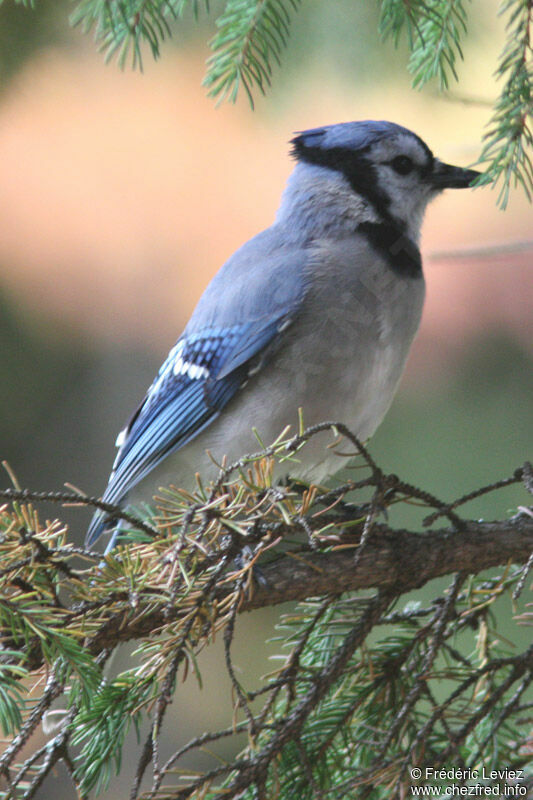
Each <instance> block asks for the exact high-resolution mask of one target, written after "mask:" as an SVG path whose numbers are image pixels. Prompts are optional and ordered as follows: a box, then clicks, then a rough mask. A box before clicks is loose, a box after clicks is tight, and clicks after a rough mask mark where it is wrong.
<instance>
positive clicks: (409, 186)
mask: <svg viewBox="0 0 533 800" xmlns="http://www.w3.org/2000/svg"><path fill="white" fill-rule="evenodd" d="M398 157H403V158H407V159H409V160H410V161H411V162H412V164H413V167H412V169H411V170H410V171H409V172H407V173H405V174H401V173H399V172H398V171H397V170H395V169H394V166H393V164H392V162H393V161H394V159H397V158H398ZM368 159H369V161H371V162H372V164H373V165H374V168H375V170H376V173H377V178H378V182H379V187H380V189H381V190H382V192H383V193H384V194H385V195H386V197H387V198H388V200H389V205H388V211H389V212H390V214H391V216H392V217H394V218H396V219H398V220H401V221H402V222H404V223H405V225H406V229H407V233H408V235H409V236H410V238H411V239H413V241H415V242H416V241H418V238H419V235H420V227H421V224H422V217H423V214H424V211H425V209H426V206H427V204H428V202H429V201H430V200H431V199H432V198H433V197H434V196H435V191H434V189H433V188H432V186H431V183H430V182H429V181H428V180H427V179H426V173H427V172H428V170H430V169H431V166H432V156H431V153H430V152H429V151H428V150H427V149H426V148H425V147H424V145H423V144H422V143H421V142H420V141H419V140H418V138H417V137H416V136H414V135H410V134H408V133H398V134H396V135H395V136H390V137H387V138H385V139H382V140H380V141H378V142H376V143H375V144H374V145H373V146H372V147H371V149H370V152H369V155H368Z"/></svg>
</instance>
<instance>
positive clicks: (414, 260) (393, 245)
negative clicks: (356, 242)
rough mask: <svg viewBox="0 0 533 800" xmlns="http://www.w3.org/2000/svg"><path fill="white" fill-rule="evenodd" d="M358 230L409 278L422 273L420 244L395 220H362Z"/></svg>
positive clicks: (392, 264) (391, 265)
mask: <svg viewBox="0 0 533 800" xmlns="http://www.w3.org/2000/svg"><path fill="white" fill-rule="evenodd" d="M358 230H359V231H361V232H362V233H364V234H365V236H366V237H367V239H368V241H369V242H370V244H371V245H372V247H373V248H374V250H376V251H377V252H378V253H379V254H380V255H381V256H383V257H384V258H385V260H386V261H387V263H388V265H389V267H390V268H391V269H392V270H393V271H394V272H397V273H399V274H400V275H403V276H404V277H407V278H418V277H419V276H420V275H421V274H422V257H421V255H420V250H419V249H418V246H417V245H416V244H415V242H413V240H412V239H410V238H409V236H407V235H406V234H405V232H404V230H402V228H400V227H399V226H398V225H395V224H394V223H393V222H361V223H360V224H359V226H358Z"/></svg>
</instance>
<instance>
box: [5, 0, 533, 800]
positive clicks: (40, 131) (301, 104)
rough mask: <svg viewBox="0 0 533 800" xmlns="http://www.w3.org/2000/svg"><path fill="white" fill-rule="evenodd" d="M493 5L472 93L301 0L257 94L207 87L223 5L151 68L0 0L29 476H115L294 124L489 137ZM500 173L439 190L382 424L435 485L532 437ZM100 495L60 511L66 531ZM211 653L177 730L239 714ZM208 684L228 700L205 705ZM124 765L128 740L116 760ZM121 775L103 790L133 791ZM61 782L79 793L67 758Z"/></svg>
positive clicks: (315, 0) (264, 650)
mask: <svg viewBox="0 0 533 800" xmlns="http://www.w3.org/2000/svg"><path fill="white" fill-rule="evenodd" d="M218 6H220V3H219V4H218ZM218 6H217V4H216V3H215V4H214V11H215V12H216V10H217V7H218ZM497 7H498V3H497V2H496V0H474V2H473V3H472V8H471V12H470V19H471V22H470V26H471V30H470V33H469V35H468V38H467V39H466V40H465V47H464V51H465V61H464V63H462V64H460V65H459V76H460V84H459V87H458V90H457V91H458V93H460V95H461V96H469V97H471V98H475V100H476V102H475V103H471V102H468V103H464V102H451V101H450V99H449V98H448V99H445V98H443V97H442V96H438V95H437V93H436V91H434V89H433V88H432V87H431V86H430V87H427V88H426V89H425V90H424V92H422V93H419V92H415V91H413V90H412V89H411V88H410V83H409V76H408V75H407V73H406V69H405V65H406V61H407V54H406V50H405V49H403V48H402V47H400V48H399V49H398V50H394V48H393V46H392V44H391V43H388V44H383V43H381V42H380V41H379V38H378V34H377V18H378V12H377V4H376V6H375V5H374V4H370V3H367V2H364V0H358V1H357V2H354V0H338V2H336V3H334V4H330V3H328V4H325V3H322V2H320V0H308V2H307V3H305V4H303V6H302V9H301V11H300V12H299V13H298V14H297V15H295V18H294V24H293V27H292V38H291V40H290V44H289V48H288V50H287V52H286V54H285V56H284V61H283V66H282V69H281V70H276V73H275V77H274V86H273V89H272V91H271V92H269V94H268V96H267V97H266V98H261V97H258V98H257V104H256V110H255V111H254V112H252V111H251V110H250V108H249V107H248V105H247V102H246V99H245V98H244V97H242V98H241V99H240V101H239V102H238V103H237V105H236V106H229V105H222V106H220V107H218V108H216V107H215V105H214V103H213V102H212V101H211V100H209V99H208V98H207V97H206V96H205V91H204V90H203V89H202V88H201V79H202V76H203V74H204V63H205V59H206V57H207V55H208V49H207V45H206V42H207V41H208V39H209V38H210V37H211V36H212V35H213V33H214V24H213V18H214V17H213V15H212V16H211V17H209V18H206V19H203V20H200V24H198V25H197V24H196V23H194V21H193V20H185V21H184V23H183V24H182V25H180V26H179V28H176V35H175V38H174V39H173V41H171V42H168V43H167V44H166V46H164V48H163V52H162V58H161V60H160V61H159V62H158V63H154V62H152V60H151V58H150V56H149V55H148V54H146V59H145V70H144V74H139V73H132V72H129V71H125V72H121V71H120V70H119V69H118V67H117V66H116V65H115V64H109V65H107V66H105V65H104V64H103V58H102V56H101V55H98V54H97V53H96V52H95V48H94V44H93V42H92V40H91V37H90V36H88V37H85V36H83V35H82V33H81V32H80V31H78V30H72V29H71V28H70V27H69V26H68V15H69V13H70V12H71V10H72V4H71V3H70V2H67V0H41V2H40V3H39V4H38V6H37V9H36V10H35V11H30V10H27V9H24V8H22V7H21V6H18V5H17V6H15V5H14V4H11V3H4V4H2V6H1V7H0V80H1V86H0V164H1V168H0V374H1V375H2V392H1V393H0V459H5V460H7V461H8V462H9V464H10V466H11V468H12V469H13V470H14V472H15V473H16V475H17V477H18V480H19V482H20V483H21V484H22V485H23V486H27V487H29V488H33V489H42V490H44V489H51V490H53V489H60V488H61V487H62V486H63V484H64V483H65V482H70V483H71V484H74V485H76V486H77V487H79V488H80V489H82V490H83V491H85V492H88V493H90V494H99V493H101V492H102V491H103V489H104V487H105V483H106V480H107V475H108V473H109V468H110V465H111V462H112V459H113V456H114V440H115V437H116V434H117V432H118V431H119V430H120V429H121V428H122V426H123V424H124V423H125V421H126V420H127V418H128V417H129V415H130V413H131V411H132V410H133V409H134V408H135V407H136V405H137V403H138V402H139V401H140V400H141V398H142V396H143V395H144V392H145V390H146V388H147V386H148V385H149V383H150V382H151V380H152V377H153V375H154V373H155V372H156V370H157V369H158V367H159V365H160V363H161V361H162V360H163V358H164V357H165V356H166V354H167V352H168V350H169V349H170V347H171V346H172V344H173V343H174V341H175V340H176V338H177V337H178V335H179V333H180V331H181V329H182V327H183V326H184V324H185V322H186V321H187V318H188V315H189V314H190V312H191V310H192V308H193V307H194V304H195V302H196V301H197V299H198V298H199V296H200V294H201V292H202V291H203V289H204V287H205V286H206V284H207V282H208V281H209V279H210V278H211V277H212V276H213V275H214V273H215V272H216V271H217V270H218V268H219V267H220V266H221V264H222V263H223V262H224V261H225V259H226V258H227V257H228V256H229V255H230V254H231V253H232V252H233V251H234V250H235V249H236V248H237V247H238V246H239V245H240V244H241V243H242V242H243V241H244V240H246V239H247V238H249V237H250V236H252V235H253V234H255V233H256V232H258V231H259V230H261V229H262V228H264V227H266V226H268V225H269V224H270V222H271V220H272V218H273V215H274V213H275V210H276V207H277V203H278V200H279V197H280V193H281V190H282V188H283V186H284V182H285V180H286V178H287V176H288V174H289V172H290V170H291V168H292V165H291V161H290V158H289V156H288V149H289V147H288V140H289V139H290V137H291V135H292V132H293V131H295V130H300V129H304V128H307V127H315V126H318V125H321V124H325V123H332V122H340V121H345V120H352V119H364V118H378V119H382V118H385V119H390V120H393V121H395V122H398V123H401V124H402V125H405V126H407V127H409V128H412V129H414V130H415V131H416V132H417V133H418V134H419V135H420V136H422V138H424V139H425V140H426V141H427V142H428V144H429V145H430V147H431V148H432V149H433V150H434V152H435V153H436V154H438V156H439V157H441V158H442V159H444V160H445V161H449V162H452V163H457V164H461V165H468V164H471V163H473V162H474V161H475V160H476V158H477V156H478V155H479V152H480V142H481V137H482V134H483V131H484V129H485V126H486V124H487V122H488V120H489V118H490V103H491V101H492V100H493V99H494V98H495V96H496V94H497V92H498V89H499V87H498V86H497V85H496V84H495V82H494V79H493V72H494V69H495V66H496V59H497V57H498V54H499V52H500V50H501V48H502V46H503V41H504V38H503V37H504V24H503V21H502V20H501V19H498V17H497ZM452 88H453V87H452ZM496 196H497V195H496V193H495V192H493V191H491V190H490V189H483V190H476V191H474V192H470V191H464V192H453V191H449V192H447V193H446V194H445V195H444V196H442V197H440V198H439V199H437V200H436V201H435V203H434V204H433V206H432V207H430V209H429V210H428V213H427V216H426V222H425V225H424V229H423V240H422V251H423V256H424V261H425V271H426V278H427V285H428V292H427V302H426V306H425V311H424V317H423V321H422V326H421V330H420V333H419V336H418V339H417V341H416V343H415V345H414V347H413V351H412V354H411V357H410V360H409V365H408V369H407V372H406V374H405V376H404V378H403V380H402V384H401V388H400V391H399V393H398V396H397V398H396V400H395V402H394V404H393V407H392V410H391V412H390V413H389V415H388V417H387V419H386V421H385V422H384V423H383V425H382V427H381V428H380V430H379V431H378V433H377V434H376V436H375V438H374V440H373V442H372V445H371V451H372V453H373V455H374V457H375V458H376V459H377V460H378V462H379V463H380V464H381V466H382V467H383V468H384V469H386V470H390V471H393V472H396V473H398V474H400V475H401V476H402V477H403V478H404V479H405V480H407V481H410V482H413V483H417V484H419V485H421V486H423V487H424V488H426V489H428V490H430V491H433V492H435V493H436V494H437V495H438V496H439V497H442V498H443V499H453V498H455V497H457V496H459V495H461V494H463V493H464V492H466V491H469V490H470V489H473V488H475V487H477V486H480V485H482V484H484V483H487V482H491V481H493V480H496V479H498V478H500V477H504V476H507V475H509V474H511V473H512V472H513V470H514V469H515V468H516V467H517V466H520V465H521V464H522V463H523V462H524V460H526V458H528V457H531V455H532V444H533V426H532V417H533V371H532V369H531V367H532V361H533V280H532V277H533V275H532V261H533V252H532V244H531V242H532V239H533V224H532V223H533V213H532V210H531V207H530V206H528V204H527V202H526V200H525V198H524V196H523V194H521V193H520V192H515V193H514V194H512V195H511V201H510V205H509V208H508V210H507V211H506V212H505V213H504V212H502V211H500V210H498V209H497V208H496ZM528 242H529V243H528ZM0 480H1V483H2V485H6V486H7V485H9V483H10V481H9V478H8V476H7V474H2V478H1V479H0ZM526 502H527V498H526V497H525V493H524V491H523V490H521V489H520V488H516V487H515V488H513V489H510V490H508V491H506V492H501V493H499V494H494V495H491V496H488V497H487V498H485V499H483V500H481V501H479V502H478V503H477V505H474V504H472V505H471V507H470V508H469V511H470V513H471V514H473V515H476V514H483V515H485V516H486V517H491V516H501V515H504V514H506V513H507V512H508V511H509V510H510V509H511V510H512V509H513V508H514V507H515V506H516V505H517V504H518V503H526ZM46 511H47V513H48V514H50V515H53V514H55V513H56V509H47V510H46ZM88 516H89V515H88V514H87V513H86V512H84V511H81V510H79V511H75V512H73V511H69V512H68V519H69V521H70V523H71V525H72V531H73V535H74V536H76V537H79V538H80V539H81V538H82V537H83V535H84V530H85V527H86V524H87V521H88ZM430 596H433V594H432V592H431V591H430ZM278 613H279V612H278V611H274V612H269V611H266V612H264V613H259V614H257V613H256V614H254V615H253V617H252V616H250V617H249V618H247V619H243V620H241V621H240V631H239V634H240V638H239V639H238V641H237V643H236V653H237V661H238V658H239V653H240V658H241V660H242V664H243V670H245V671H246V670H248V668H249V669H251V670H252V672H253V671H254V670H255V671H256V673H257V671H259V672H266V671H267V668H265V662H264V658H265V657H266V655H267V654H268V652H272V651H273V650H272V648H273V646H272V645H271V646H267V645H265V639H267V638H268V636H269V635H270V634H271V633H272V625H273V622H274V621H275V619H277V617H278ZM244 641H245V642H246V646H244V645H243V644H242V642H244ZM251 642H253V648H252V649H253V650H254V657H255V659H256V661H257V665H256V666H254V665H252V666H250V643H251ZM269 647H270V650H269V649H268V648H269ZM239 648H241V649H240V650H239ZM274 649H276V648H274ZM218 658H219V656H218V655H217V653H216V651H213V653H207V654H204V657H203V662H202V663H203V664H204V671H203V674H204V683H205V688H204V691H203V692H196V690H195V689H194V687H193V684H192V681H191V680H189V681H188V682H187V685H186V686H184V687H183V691H181V692H180V697H179V699H178V701H177V703H176V704H175V706H174V708H175V714H176V718H175V721H174V722H172V723H171V727H174V728H175V733H176V742H179V741H182V740H183V739H184V738H185V737H186V736H187V734H190V733H191V732H192V731H193V730H200V729H203V728H204V727H205V726H206V725H208V724H220V725H222V726H224V725H225V724H227V719H228V717H227V715H228V713H229V710H230V707H229V699H228V692H225V693H224V688H225V685H223V683H222V682H220V681H219V680H218V677H219V673H220V671H222V667H221V666H220V662H219V660H218ZM210 686H211V687H213V688H214V691H215V692H217V691H218V693H219V694H220V697H221V701H222V705H221V708H220V709H216V710H215V711H213V696H212V692H210ZM213 714H214V715H218V716H217V720H213ZM174 744H175V743H174ZM171 746H172V743H169V752H170V748H171ZM133 766H134V765H133V763H132V764H131V769H130V765H129V763H128V760H127V759H126V762H125V768H124V774H125V780H128V779H129V778H130V777H131V770H133ZM123 785H124V786H125V785H126V784H123ZM117 787H120V784H113V785H112V789H111V790H110V791H109V793H108V794H107V795H106V796H109V797H119V796H124V794H125V792H126V790H125V789H120V788H117ZM62 791H64V792H65V793H64V794H61V792H62ZM50 792H51V789H50V786H48V788H47V789H46V792H44V794H43V795H42V796H43V797H47V796H51V795H50ZM54 792H55V796H56V797H57V798H58V800H59V798H61V797H71V794H69V793H68V792H67V790H66V788H65V787H63V785H62V782H60V784H58V786H57V787H54Z"/></svg>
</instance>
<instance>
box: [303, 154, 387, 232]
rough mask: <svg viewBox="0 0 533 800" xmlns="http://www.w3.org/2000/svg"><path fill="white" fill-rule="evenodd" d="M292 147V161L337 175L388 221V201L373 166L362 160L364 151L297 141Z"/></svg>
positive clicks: (367, 160)
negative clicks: (338, 173)
mask: <svg viewBox="0 0 533 800" xmlns="http://www.w3.org/2000/svg"><path fill="white" fill-rule="evenodd" d="M293 145H294V148H293V151H292V154H293V155H294V156H295V157H296V158H298V159H299V160H300V161H306V162H307V163H308V164H316V165H317V166H319V167H328V168H329V169H334V170H336V171H337V172H341V173H342V174H343V175H344V177H345V178H346V180H347V181H348V183H349V184H350V186H351V187H352V189H353V190H354V191H355V192H357V194H360V195H362V196H363V197H365V198H366V199H367V200H368V201H369V202H370V203H371V204H372V205H373V206H374V208H375V209H376V211H377V212H378V214H380V216H382V217H385V218H389V211H388V208H389V198H388V197H387V195H386V194H385V192H383V191H382V190H381V189H380V188H379V184H378V178H377V173H376V169H375V167H374V165H373V164H372V163H371V162H370V161H369V159H368V158H366V157H365V155H366V152H367V148H365V149H363V150H357V151H355V150H351V149H350V148H348V147H316V146H311V147H306V146H305V145H304V144H303V142H302V141H301V140H299V139H295V140H294V141H293Z"/></svg>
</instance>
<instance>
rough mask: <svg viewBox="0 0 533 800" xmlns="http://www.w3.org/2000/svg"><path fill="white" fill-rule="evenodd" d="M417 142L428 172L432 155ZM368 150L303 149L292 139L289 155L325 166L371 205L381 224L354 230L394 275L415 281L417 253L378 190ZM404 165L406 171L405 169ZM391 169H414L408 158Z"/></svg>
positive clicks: (401, 158)
mask: <svg viewBox="0 0 533 800" xmlns="http://www.w3.org/2000/svg"><path fill="white" fill-rule="evenodd" d="M317 136H318V134H317ZM420 142H421V144H422V145H423V146H424V149H425V150H426V152H427V154H428V160H429V163H428V166H427V168H426V169H427V170H431V168H432V163H433V155H432V153H431V151H430V150H429V148H428V147H427V145H425V144H424V142H422V140H420ZM368 150H369V148H363V149H360V150H357V151H355V150H353V149H350V148H347V147H319V146H316V145H312V146H307V147H306V146H305V144H304V142H303V141H302V139H300V138H299V137H297V138H296V139H294V140H293V151H292V155H293V156H295V157H296V158H297V159H299V160H300V161H305V162H307V163H308V164H316V165H317V166H322V167H328V168H329V169H334V170H336V171H337V172H340V173H342V174H343V175H344V177H345V178H346V179H347V181H348V183H349V184H350V186H351V187H352V189H353V190H354V191H355V192H357V194H359V195H361V196H362V197H364V198H365V199H366V200H368V202H369V203H371V205H372V206H373V207H374V209H375V210H376V212H377V214H378V216H379V218H380V219H381V222H361V223H360V224H359V225H358V226H357V230H358V231H361V232H362V233H364V234H365V236H366V237H367V239H368V241H369V243H370V245H371V246H372V247H373V248H374V249H375V250H376V251H377V252H378V253H379V254H380V255H381V256H382V257H384V258H385V260H386V261H387V263H388V265H389V266H390V268H391V269H392V270H393V271H394V272H396V273H398V274H400V275H402V276H405V277H408V278H417V277H419V276H420V275H421V274H422V258H421V256H420V250H419V249H418V246H417V245H416V243H415V242H413V240H412V239H410V238H409V237H408V236H407V234H406V224H405V222H404V221H403V220H397V219H395V218H393V217H392V215H391V213H390V211H389V205H390V201H389V198H388V196H387V195H386V193H385V192H384V191H383V190H382V189H381V188H380V187H379V182H378V177H377V172H376V168H375V166H374V165H373V164H372V163H371V161H370V160H369V159H368V158H367V157H366V156H367V152H368ZM396 162H398V163H399V164H400V169H397V168H396V167H394V163H396ZM407 162H409V169H406V168H407ZM391 166H393V168H396V171H397V172H401V170H402V169H403V170H404V172H403V173H401V174H407V172H410V171H411V169H412V168H414V167H415V165H414V163H413V162H412V160H411V159H410V158H409V157H408V156H397V157H396V158H395V159H393V161H392V162H391ZM405 170H406V171H405ZM424 171H425V170H424Z"/></svg>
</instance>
